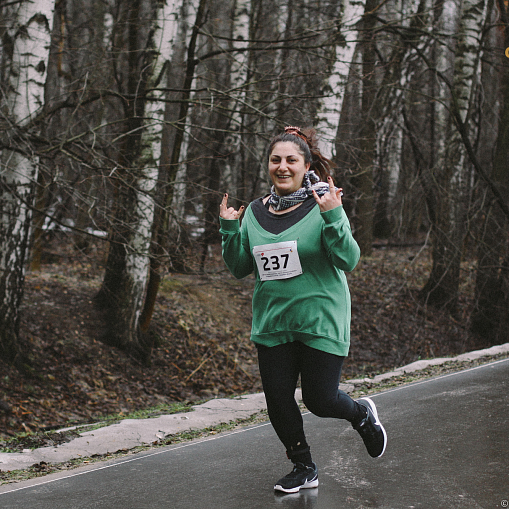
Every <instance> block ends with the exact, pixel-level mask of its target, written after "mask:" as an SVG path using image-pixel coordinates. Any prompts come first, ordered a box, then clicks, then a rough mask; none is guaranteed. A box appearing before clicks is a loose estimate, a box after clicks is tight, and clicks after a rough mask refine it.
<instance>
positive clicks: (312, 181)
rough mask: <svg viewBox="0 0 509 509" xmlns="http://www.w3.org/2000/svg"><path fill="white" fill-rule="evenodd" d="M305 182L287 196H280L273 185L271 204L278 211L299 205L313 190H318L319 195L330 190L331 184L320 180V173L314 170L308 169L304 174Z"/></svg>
mask: <svg viewBox="0 0 509 509" xmlns="http://www.w3.org/2000/svg"><path fill="white" fill-rule="evenodd" d="M303 184H304V186H303V187H301V188H300V189H297V191H294V192H293V193H291V194H287V195H286V196H279V195H278V194H276V191H275V189H274V186H272V187H271V189H270V198H269V204H270V205H271V206H272V208H273V209H274V210H276V211H279V210H285V209H288V208H290V207H293V206H294V205H297V203H301V202H303V201H304V200H305V199H306V198H307V197H308V196H312V195H313V190H315V191H316V194H317V195H318V196H323V195H324V194H325V193H328V192H329V184H327V182H320V179H319V178H318V175H317V174H316V173H315V172H314V171H312V170H309V171H307V172H306V174H305V175H304V180H303Z"/></svg>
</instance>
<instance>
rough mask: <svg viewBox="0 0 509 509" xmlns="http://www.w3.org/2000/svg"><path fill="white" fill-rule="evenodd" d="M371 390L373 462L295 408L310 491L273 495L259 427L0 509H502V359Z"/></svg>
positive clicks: (48, 481) (57, 485) (266, 442)
mask: <svg viewBox="0 0 509 509" xmlns="http://www.w3.org/2000/svg"><path fill="white" fill-rule="evenodd" d="M371 397H372V399H373V401H374V402H375V403H376V405H377V407H378V413H379V416H380V419H381V421H382V422H383V424H384V426H385V428H386V430H387V434H388V437H389V441H388V446H387V450H386V453H385V454H384V456H383V457H382V458H378V459H372V458H370V457H369V456H368V454H367V453H366V451H365V449H364V446H363V444H362V441H361V440H360V437H359V436H358V435H357V433H356V432H354V431H353V430H352V429H351V427H350V425H349V424H348V423H346V422H343V421H335V420H333V419H319V418H317V417H315V416H313V415H311V414H306V415H305V417H304V419H305V424H306V431H307V435H308V440H309V442H310V444H311V447H312V453H313V458H314V460H315V462H316V463H317V464H318V468H319V481H320V485H319V487H318V488H316V489H309V490H302V491H301V492H300V493H299V494H292V495H282V496H281V495H278V494H276V493H274V491H273V490H272V486H273V484H274V482H275V481H276V480H277V479H278V478H279V477H281V476H283V475H285V474H286V473H288V472H289V471H290V470H291V464H290V463H289V462H288V460H286V458H285V454H284V450H283V448H282V446H281V445H280V444H279V442H278V440H277V438H276V436H275V434H274V432H273V430H272V427H271V426H270V424H265V425H258V426H254V427H250V428H244V429H242V430H239V431H237V432H233V433H225V434H220V435H217V436H215V437H212V438H208V439H204V440H199V441H194V442H189V443H186V444H180V445H176V446H170V447H167V448H164V449H157V450H153V451H151V452H147V453H142V454H138V455H135V456H131V457H127V458H124V459H122V460H116V461H113V462H108V463H100V464H95V465H93V466H90V467H88V468H80V469H78V470H74V471H69V472H63V473H59V474H52V475H50V476H46V477H44V478H40V479H36V480H31V481H26V482H23V483H18V484H15V485H7V486H5V485H4V486H1V487H0V508H1V509H92V508H94V509H95V508H97V509H117V508H118V509H145V508H151V509H156V508H157V509H159V508H167V509H267V508H273V507H280V508H316V509H322V508H323V509H325V508H327V509H332V508H334V509H336V508H337V509H339V508H356V509H360V508H372V507H373V508H375V507H376V508H384V509H385V508H387V509H399V508H429V509H441V508H443V509H452V508H462V509H463V508H465V509H472V508H482V509H491V508H497V507H507V506H509V503H507V502H506V501H508V500H509V459H508V458H509V427H508V414H509V359H505V360H502V361H498V362H494V363H490V364H486V365H484V366H481V367H478V368H474V369H471V370H468V371H463V372H460V373H455V374H450V375H446V376H443V377H438V378H434V379H431V380H426V381H422V382H418V383H415V384H411V385H406V386H402V387H399V388H397V389H394V390H390V391H386V392H382V393H379V394H377V395H374V396H371ZM506 503H507V505H506Z"/></svg>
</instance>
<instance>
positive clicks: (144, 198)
mask: <svg viewBox="0 0 509 509" xmlns="http://www.w3.org/2000/svg"><path fill="white" fill-rule="evenodd" d="M160 7H161V4H160V3H159V2H158V1H155V0H136V1H134V2H126V3H125V4H123V5H122V6H121V10H120V16H121V19H122V21H123V23H122V24H121V25H120V26H119V27H118V30H117V31H116V34H115V42H114V48H113V49H114V51H115V52H116V53H117V57H116V59H117V60H116V64H117V66H116V73H117V79H118V82H119V85H120V93H121V94H122V95H123V96H124V97H125V100H124V102H123V113H124V115H123V116H124V120H123V124H124V127H123V130H122V132H121V133H120V135H119V136H118V138H117V139H118V141H119V142H120V146H119V150H118V162H117V167H116V169H115V180H114V183H115V194H116V200H115V209H114V212H113V224H112V231H111V234H110V239H109V241H110V247H109V253H108V260H107V264H106V271H105V276H104V280H103V284H102V287H101V290H100V292H99V294H98V295H97V297H96V303H97V304H98V305H99V306H100V307H101V309H102V310H103V312H104V314H105V318H106V323H107V329H106V331H105V336H104V340H105V341H106V342H107V343H109V344H111V345H113V346H116V347H119V348H122V349H124V350H126V351H127V352H129V353H130V354H131V355H133V356H134V357H137V358H139V359H141V360H143V361H145V360H147V359H148V356H149V354H150V343H149V344H148V345H147V344H145V343H144V337H143V336H142V335H141V334H140V329H139V319H140V313H141V310H142V307H143V303H144V298H145V293H146V286H147V281H148V263H149V246H150V235H149V233H150V229H151V224H152V219H153V199H152V197H151V196H150V192H151V188H152V187H153V186H154V178H155V165H154V161H153V155H152V153H151V147H150V146H149V145H148V146H147V145H146V144H145V143H146V142H147V141H148V140H147V138H150V137H149V136H147V131H145V136H144V134H143V133H144V130H146V129H147V126H146V121H145V111H146V100H147V90H148V88H149V87H150V85H151V81H152V79H153V76H154V66H155V62H154V61H155V59H156V58H157V53H156V46H155V42H154V33H155V23H156V21H157V19H158V15H159V10H160ZM148 132H150V129H149V130H148Z"/></svg>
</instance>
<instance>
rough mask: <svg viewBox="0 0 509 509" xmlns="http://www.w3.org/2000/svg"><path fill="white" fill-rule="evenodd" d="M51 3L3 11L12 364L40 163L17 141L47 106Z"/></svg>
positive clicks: (0, 180)
mask: <svg viewBox="0 0 509 509" xmlns="http://www.w3.org/2000/svg"><path fill="white" fill-rule="evenodd" d="M53 8H54V2H53V1H52V0H46V1H40V2H37V3H35V2H29V1H24V2H22V3H20V4H18V5H17V4H14V5H12V6H7V7H4V9H3V15H4V19H3V23H4V24H8V26H7V27H5V28H4V30H5V31H6V32H7V34H8V35H9V36H10V38H11V40H12V48H11V49H12V53H10V52H9V50H8V49H7V48H5V47H2V48H1V58H2V60H3V62H2V63H3V66H2V67H3V68H4V69H5V70H6V73H5V74H4V75H3V83H1V84H0V85H1V87H2V90H3V91H5V92H6V93H5V95H3V97H2V101H1V104H0V111H1V112H2V113H1V115H2V117H1V121H2V123H3V122H5V123H6V124H7V125H9V126H10V129H9V131H7V132H8V137H10V140H8V141H7V140H5V141H6V142H7V143H6V145H9V146H13V147H15V148H16V149H17V150H9V149H8V148H3V149H2V150H1V152H0V212H1V216H0V331H1V333H0V351H4V353H5V355H6V358H8V359H10V360H13V358H14V356H15V355H16V350H17V347H16V343H17V334H18V324H19V316H18V307H19V304H20V301H21V298H22V294H23V282H24V273H25V261H26V259H27V257H28V239H29V231H30V221H31V205H32V203H33V189H34V181H35V180H36V178H37V159H36V158H35V157H33V156H32V152H33V149H32V148H31V147H30V146H29V145H28V144H27V143H26V142H25V141H24V140H23V139H22V137H21V136H19V137H18V135H19V131H20V128H28V129H33V128H31V127H30V122H31V120H32V119H33V117H34V115H36V114H37V112H38V111H39V110H40V108H41V106H42V104H43V96H44V81H45V78H46V67H47V59H48V54H49V44H50V34H51V20H52V11H53Z"/></svg>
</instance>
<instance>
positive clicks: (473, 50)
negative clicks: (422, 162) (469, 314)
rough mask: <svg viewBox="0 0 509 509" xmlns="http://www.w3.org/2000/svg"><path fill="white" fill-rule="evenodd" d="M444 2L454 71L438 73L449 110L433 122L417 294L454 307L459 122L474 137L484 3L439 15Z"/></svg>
mask: <svg viewBox="0 0 509 509" xmlns="http://www.w3.org/2000/svg"><path fill="white" fill-rule="evenodd" d="M448 7H450V8H451V10H452V12H453V13H454V14H453V17H452V18H451V21H452V22H453V25H452V26H451V27H450V29H451V30H453V27H454V28H456V30H457V31H456V30H454V31H453V32H452V33H455V40H456V41H457V45H456V52H455V58H454V67H453V70H454V71H453V76H452V79H451V80H450V81H449V79H448V78H446V77H445V76H444V75H443V74H438V75H437V78H438V79H439V80H440V81H441V86H442V87H444V88H445V87H447V86H448V87H449V89H450V90H449V91H447V95H448V96H449V97H450V99H449V101H448V102H445V101H443V103H444V102H445V106H441V108H440V109H441V111H444V107H447V108H448V110H449V111H450V112H452V114H451V113H449V114H447V118H443V119H441V121H440V122H439V123H438V126H439V128H440V129H442V130H443V131H442V132H441V133H439V134H438V136H437V141H438V142H439V144H440V149H439V151H438V154H439V158H438V160H437V161H436V165H435V168H434V170H433V171H434V177H435V178H434V182H436V188H435V192H436V195H437V197H438V196H439V197H440V199H437V201H436V206H437V210H436V215H435V221H434V223H433V225H432V233H433V267H432V270H431V273H430V276H429V279H428V282H427V283H426V285H425V287H424V288H423V289H422V295H423V297H424V298H425V299H426V302H428V303H429V304H433V305H437V306H445V307H447V308H448V309H449V310H451V311H452V312H454V311H455V310H456V306H457V302H458V289H459V272H460V263H461V259H462V250H463V240H464V236H465V233H466V231H465V224H466V217H467V210H466V206H467V204H468V202H469V195H470V191H471V189H470V186H471V181H472V171H473V167H472V163H471V161H470V159H469V158H468V155H467V151H466V148H465V145H464V143H463V140H462V138H461V135H460V131H459V127H460V124H461V126H465V128H466V129H467V130H468V131H467V133H465V134H466V136H467V137H468V138H469V139H471V140H473V139H475V136H476V134H477V128H476V122H475V121H474V116H475V109H476V108H477V107H478V105H477V103H476V101H475V94H476V91H477V86H476V85H477V80H478V76H479V69H480V57H481V51H482V47H483V45H482V42H481V40H480V36H481V33H482V29H483V27H484V24H485V19H486V2H485V0H479V1H476V0H472V1H471V0H467V1H464V2H463V3H462V4H461V6H460V5H458V4H455V3H452V2H450V3H448V2H446V3H445V5H444V16H448V15H449V12H448V10H447V9H448ZM456 13H457V14H456ZM456 16H457V17H456ZM454 25H456V26H454ZM444 113H445V111H444ZM455 115H457V116H456V117H455Z"/></svg>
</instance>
